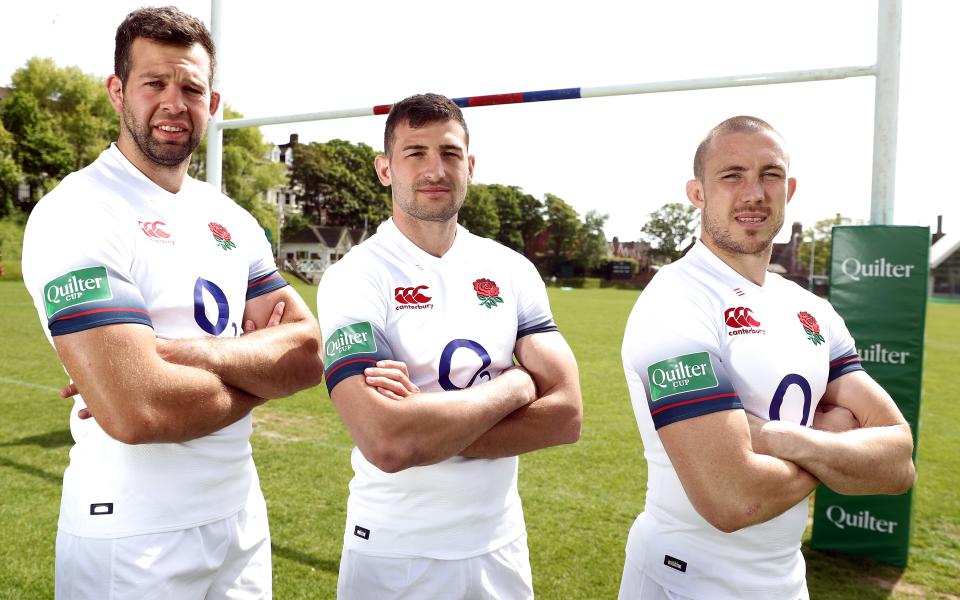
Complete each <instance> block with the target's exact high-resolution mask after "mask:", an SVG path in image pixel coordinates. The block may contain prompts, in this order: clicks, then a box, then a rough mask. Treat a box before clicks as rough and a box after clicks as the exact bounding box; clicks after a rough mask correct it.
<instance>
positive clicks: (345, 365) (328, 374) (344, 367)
mask: <svg viewBox="0 0 960 600" xmlns="http://www.w3.org/2000/svg"><path fill="white" fill-rule="evenodd" d="M380 360H388V359H387V357H385V356H379V355H375V354H369V355H366V356H359V357H358V356H357V355H351V356H347V357H344V358H343V359H341V360H339V361H337V362H335V363H333V364H332V365H330V367H329V368H327V369H326V371H325V372H324V378H325V379H326V380H327V392H329V393H331V394H332V393H333V388H335V387H337V384H338V383H340V382H341V381H343V380H344V379H346V378H348V377H352V376H354V375H362V374H363V371H364V369H369V368H370V367H375V366H377V361H380Z"/></svg>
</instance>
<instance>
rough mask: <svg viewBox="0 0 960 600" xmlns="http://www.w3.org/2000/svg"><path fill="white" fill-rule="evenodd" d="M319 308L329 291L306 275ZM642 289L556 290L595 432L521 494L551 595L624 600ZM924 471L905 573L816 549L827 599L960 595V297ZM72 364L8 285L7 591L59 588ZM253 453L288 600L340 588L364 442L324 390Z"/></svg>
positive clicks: (4, 427) (537, 467)
mask: <svg viewBox="0 0 960 600" xmlns="http://www.w3.org/2000/svg"><path fill="white" fill-rule="evenodd" d="M297 287H298V289H299V290H300V293H301V294H302V295H303V296H304V297H305V298H307V299H308V302H309V304H311V306H312V305H314V303H315V298H314V294H315V288H309V287H307V286H303V285H299V284H298V285H297ZM636 294H637V293H636V292H629V291H619V290H576V291H570V292H561V291H556V290H551V302H552V304H553V308H554V313H555V315H556V318H557V321H558V323H559V325H560V327H561V330H562V331H563V332H564V334H565V335H566V337H567V339H568V340H569V342H570V343H571V345H572V346H573V349H574V352H575V353H576V355H577V357H578V361H579V364H580V371H581V380H582V384H583V397H584V410H585V416H584V424H583V436H582V439H581V441H580V443H579V444H577V445H576V446H570V447H563V448H554V449H550V450H545V451H541V452H536V453H533V454H530V455H527V456H524V457H523V458H522V459H521V461H520V493H521V496H522V497H523V501H524V507H525V512H526V518H527V525H528V530H529V535H530V538H529V539H530V553H531V559H532V562H533V574H534V585H535V587H536V591H537V594H538V598H542V599H554V598H556V599H575V598H584V599H594V598H615V597H616V591H617V588H618V585H619V578H620V572H621V568H622V566H623V546H624V543H625V540H626V534H627V531H628V529H629V527H630V524H631V522H632V521H633V519H634V518H635V517H636V515H637V513H638V512H639V511H640V510H641V508H642V506H643V494H644V481H645V477H646V469H645V465H644V463H643V460H642V447H641V444H640V436H639V434H638V432H637V428H636V423H635V421H634V417H633V413H632V411H631V408H630V403H629V400H628V397H627V392H626V385H625V383H624V381H623V374H622V370H621V367H620V358H619V353H620V339H621V336H622V333H623V326H624V323H625V320H626V317H627V314H628V313H629V311H630V308H631V306H632V304H633V301H634V299H635V298H636ZM927 327H928V330H927V346H926V372H925V379H924V398H923V404H922V415H921V425H920V448H919V459H918V471H919V479H918V483H917V489H916V495H915V499H916V501H915V504H914V517H913V518H914V534H913V544H912V548H911V553H910V566H909V567H908V568H907V569H905V570H900V569H896V568H892V567H887V566H882V565H876V564H873V563H870V562H867V561H864V560H859V559H853V558H848V557H845V556H842V555H837V554H827V553H821V552H816V551H812V550H809V548H806V547H805V548H804V552H805V555H806V557H807V561H808V582H809V586H810V590H811V595H812V597H813V598H815V599H819V598H828V599H834V598H839V599H860V598H868V599H869V598H891V597H892V598H960V580H958V574H960V434H958V426H960V403H958V402H956V401H955V398H956V392H955V389H956V388H955V387H954V386H955V385H956V384H955V380H956V378H957V377H958V375H960V366H958V365H960V305H957V304H933V305H931V306H930V308H929V314H928V319H927ZM64 382H65V375H64V374H63V371H62V369H61V368H60V366H59V363H58V362H57V360H56V355H55V353H54V352H53V350H52V349H51V348H50V346H49V345H48V344H47V342H46V340H45V339H44V338H43V334H42V332H41V328H40V325H39V322H38V320H37V315H36V313H35V312H34V310H33V307H32V305H31V303H30V299H29V296H28V295H27V293H26V292H25V291H24V288H23V284H22V283H20V282H8V281H0V484H2V489H3V500H2V503H0V532H2V535H0V557H2V560H0V598H17V599H22V598H29V599H34V598H38V599H39V598H52V597H53V544H54V536H55V532H56V521H57V512H58V508H59V495H60V479H61V476H62V474H63V469H64V468H65V467H66V465H67V460H68V457H67V454H68V451H69V448H70V445H71V443H72V440H71V437H70V433H69V431H68V422H67V421H68V413H69V410H70V406H69V403H68V402H67V401H64V400H60V399H59V398H58V396H57V394H56V388H57V387H58V386H60V385H62V384H63V383H64ZM253 445H254V455H255V457H256V461H257V465H258V467H259V471H260V477H261V480H262V482H263V488H264V492H265V494H266V497H267V502H268V505H269V510H270V519H271V531H272V535H273V555H274V563H273V564H274V590H275V596H276V597H277V598H278V599H281V600H286V599H288V598H332V597H334V595H335V587H336V577H337V568H338V562H339V557H340V547H341V539H342V532H343V523H344V511H345V506H346V495H347V483H348V481H349V479H350V476H351V469H350V460H349V451H350V447H351V445H352V444H351V442H350V439H349V436H348V435H347V433H346V432H345V430H344V428H343V426H342V425H341V424H340V421H339V419H338V417H337V415H336V414H335V412H334V411H333V409H332V406H331V405H330V402H329V399H328V397H327V394H326V391H325V389H324V388H323V386H321V387H318V388H315V389H313V390H309V391H306V392H301V393H299V394H297V395H295V396H293V397H291V398H288V399H284V400H279V401H273V402H270V403H269V404H267V405H265V406H264V407H261V408H258V409H257V411H256V413H255V432H254V437H253Z"/></svg>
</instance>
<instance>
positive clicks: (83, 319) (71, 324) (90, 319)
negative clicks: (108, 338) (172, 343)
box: [48, 308, 153, 336]
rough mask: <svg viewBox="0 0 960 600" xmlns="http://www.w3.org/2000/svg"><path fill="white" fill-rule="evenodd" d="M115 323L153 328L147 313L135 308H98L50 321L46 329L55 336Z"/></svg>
mask: <svg viewBox="0 0 960 600" xmlns="http://www.w3.org/2000/svg"><path fill="white" fill-rule="evenodd" d="M117 323H136V324H138V325H146V326H147V327H150V328H153V321H151V320H150V315H149V314H147V311H145V310H141V309H136V308H99V309H95V310H88V311H83V312H78V313H74V314H72V315H66V316H64V317H59V318H56V319H52V320H51V321H50V323H49V324H48V327H49V329H50V335H52V336H57V335H67V334H68V333H76V332H78V331H84V330H86V329H93V328H94V327H102V326H104V325H115V324H117Z"/></svg>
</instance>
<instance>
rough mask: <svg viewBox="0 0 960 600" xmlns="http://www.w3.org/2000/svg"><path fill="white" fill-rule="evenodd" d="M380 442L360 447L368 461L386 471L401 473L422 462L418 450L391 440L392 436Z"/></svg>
mask: <svg viewBox="0 0 960 600" xmlns="http://www.w3.org/2000/svg"><path fill="white" fill-rule="evenodd" d="M381 440H386V441H380V442H374V443H368V444H364V446H363V447H361V446H359V445H358V446H357V447H358V448H360V453H361V454H363V457H364V458H366V459H367V461H368V462H369V463H370V464H372V465H373V466H375V467H376V468H378V469H380V470H381V471H383V472H384V473H399V472H400V471H403V470H405V469H409V468H410V467H415V466H417V465H419V464H422V461H420V460H418V458H417V452H416V450H415V449H414V448H413V447H411V446H409V445H407V444H404V443H402V442H397V441H395V440H390V438H386V437H384V438H381Z"/></svg>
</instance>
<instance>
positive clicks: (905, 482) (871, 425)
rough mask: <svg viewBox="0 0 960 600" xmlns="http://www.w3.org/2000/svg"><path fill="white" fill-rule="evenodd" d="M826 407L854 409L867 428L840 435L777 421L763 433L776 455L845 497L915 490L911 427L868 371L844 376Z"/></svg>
mask: <svg viewBox="0 0 960 600" xmlns="http://www.w3.org/2000/svg"><path fill="white" fill-rule="evenodd" d="M821 402H826V403H829V404H836V405H837V406H840V407H843V408H847V409H849V410H850V411H851V412H852V413H853V416H854V417H856V419H857V421H859V422H860V425H861V427H860V428H859V429H853V430H850V431H844V432H841V433H834V432H829V431H816V430H812V429H808V428H806V427H801V426H799V425H793V424H790V423H783V422H780V421H771V422H769V423H767V424H765V425H764V426H763V427H762V428H761V435H763V436H764V438H765V439H764V441H763V443H764V445H765V446H766V447H767V448H768V449H769V453H770V454H771V455H773V456H778V457H780V458H783V459H785V460H789V461H792V462H795V463H796V464H798V465H800V466H802V467H803V468H804V469H806V470H807V471H809V472H810V473H813V474H814V475H815V476H816V477H817V478H818V479H820V480H821V481H822V482H823V483H825V484H826V485H828V486H829V487H830V488H831V489H833V490H834V491H836V492H839V493H841V494H847V495H859V494H902V493H903V492H905V491H907V490H908V489H909V488H910V486H911V485H913V480H914V477H915V474H916V473H915V470H914V465H913V436H912V434H911V432H910V426H909V425H908V424H907V422H906V420H905V419H904V418H903V415H902V414H901V413H900V410H899V409H898V408H897V406H896V404H894V402H893V399H892V398H890V395H889V394H887V392H886V391H884V389H883V388H882V387H880V385H879V384H878V383H877V382H876V381H874V380H873V378H871V377H870V376H869V375H867V373H866V372H865V371H853V372H851V373H847V374H846V375H842V376H840V377H838V378H837V379H834V380H833V381H831V382H830V383H829V384H828V385H827V390H826V392H825V393H824V396H823V399H822V400H821Z"/></svg>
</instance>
